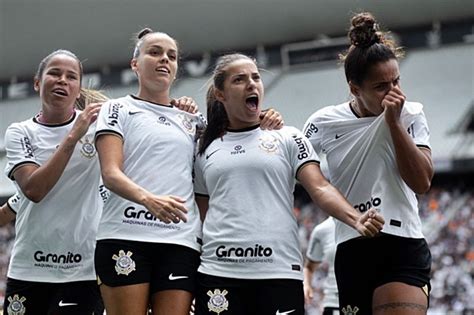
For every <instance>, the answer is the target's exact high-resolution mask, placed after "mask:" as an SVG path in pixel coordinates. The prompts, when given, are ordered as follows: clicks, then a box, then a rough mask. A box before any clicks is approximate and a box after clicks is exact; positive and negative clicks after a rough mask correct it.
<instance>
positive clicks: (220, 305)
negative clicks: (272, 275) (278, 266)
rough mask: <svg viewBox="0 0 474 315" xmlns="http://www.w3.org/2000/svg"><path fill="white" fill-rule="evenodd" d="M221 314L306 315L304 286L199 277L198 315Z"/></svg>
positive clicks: (281, 281) (286, 281) (295, 282)
mask: <svg viewBox="0 0 474 315" xmlns="http://www.w3.org/2000/svg"><path fill="white" fill-rule="evenodd" d="M224 311H225V312H224ZM221 312H223V313H222V314H226V315H242V314H245V315H275V314H290V313H291V315H304V293H303V282H302V281H300V280H293V279H264V280H253V279H252V280H247V279H234V278H224V277H215V276H211V275H207V274H202V273H198V288H197V291H196V312H195V314H196V315H215V314H220V313H221Z"/></svg>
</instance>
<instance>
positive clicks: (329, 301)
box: [306, 217, 339, 307]
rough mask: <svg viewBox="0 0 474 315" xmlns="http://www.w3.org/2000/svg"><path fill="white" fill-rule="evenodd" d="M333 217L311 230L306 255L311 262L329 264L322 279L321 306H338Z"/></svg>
mask: <svg viewBox="0 0 474 315" xmlns="http://www.w3.org/2000/svg"><path fill="white" fill-rule="evenodd" d="M335 228H336V225H335V223H334V219H333V218H332V217H329V218H327V219H326V220H324V221H323V222H322V223H320V224H318V225H317V226H316V227H315V228H314V229H313V232H311V236H310V239H309V245H308V250H307V251H306V257H308V259H309V260H311V261H313V262H326V263H327V264H328V266H329V270H328V275H327V277H326V280H325V281H324V286H323V290H324V291H323V292H324V299H323V307H339V296H338V293H337V283H336V274H335V273H334V258H335V256H336V242H335V237H336V236H335Z"/></svg>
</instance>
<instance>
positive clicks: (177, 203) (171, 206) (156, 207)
mask: <svg viewBox="0 0 474 315" xmlns="http://www.w3.org/2000/svg"><path fill="white" fill-rule="evenodd" d="M185 202H186V200H184V199H182V198H180V197H176V196H171V195H169V196H155V195H150V196H148V197H147V198H145V201H144V202H143V205H144V206H145V207H146V208H147V209H148V210H149V211H150V212H151V213H152V214H153V215H154V216H155V217H156V218H157V219H158V220H160V221H162V222H164V223H166V224H169V223H171V222H173V223H179V221H183V222H186V221H187V219H186V213H188V209H186V206H185Z"/></svg>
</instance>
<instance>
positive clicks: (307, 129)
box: [303, 112, 322, 154]
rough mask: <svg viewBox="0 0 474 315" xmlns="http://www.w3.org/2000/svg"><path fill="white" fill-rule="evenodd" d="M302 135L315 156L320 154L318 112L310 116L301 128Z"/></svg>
mask: <svg viewBox="0 0 474 315" xmlns="http://www.w3.org/2000/svg"><path fill="white" fill-rule="evenodd" d="M303 134H304V135H305V137H306V138H307V139H308V140H309V142H310V143H311V146H312V147H313V148H314V150H315V151H316V153H317V154H321V151H322V148H321V131H320V127H319V126H318V112H316V113H314V114H312V115H311V116H310V117H309V118H308V120H307V121H306V122H305V124H304V126H303Z"/></svg>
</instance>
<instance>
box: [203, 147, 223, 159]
mask: <svg viewBox="0 0 474 315" xmlns="http://www.w3.org/2000/svg"><path fill="white" fill-rule="evenodd" d="M219 150H220V149H217V150H214V151H212V152H211V153H209V154H208V155H206V160H208V159H209V158H210V157H211V155H213V154H214V153H216V152H217V151H219Z"/></svg>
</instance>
